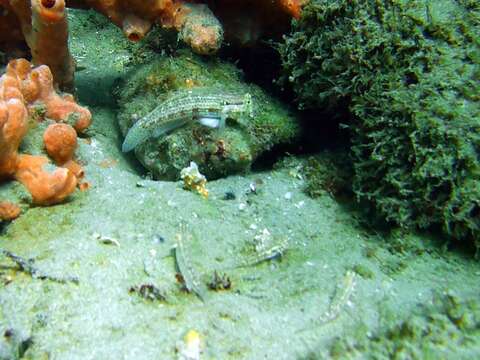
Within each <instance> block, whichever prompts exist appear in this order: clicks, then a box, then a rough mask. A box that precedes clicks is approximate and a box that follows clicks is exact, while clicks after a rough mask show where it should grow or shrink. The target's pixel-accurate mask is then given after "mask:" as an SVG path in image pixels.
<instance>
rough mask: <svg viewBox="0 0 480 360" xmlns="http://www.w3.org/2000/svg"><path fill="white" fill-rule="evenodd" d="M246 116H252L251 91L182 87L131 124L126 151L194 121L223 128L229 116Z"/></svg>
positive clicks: (126, 141) (126, 138) (124, 142)
mask: <svg viewBox="0 0 480 360" xmlns="http://www.w3.org/2000/svg"><path fill="white" fill-rule="evenodd" d="M245 116H250V117H251V116H252V96H251V95H250V94H249V93H246V94H235V93H228V92H221V91H220V90H218V89H214V90H213V89H210V90H209V89H208V88H198V89H192V90H179V91H177V92H176V93H175V94H174V95H173V96H171V97H169V98H168V99H167V100H165V101H163V102H162V103H160V105H158V106H157V107H156V108H155V109H154V110H153V111H152V112H150V113H149V114H147V115H146V116H145V117H143V118H141V119H140V120H138V121H137V122H136V123H135V124H134V125H133V126H132V127H131V128H130V130H129V131H128V133H127V136H126V137H125V140H124V141H123V145H122V151H123V152H128V151H131V150H133V149H134V148H136V147H137V146H138V145H139V144H141V143H143V142H145V141H146V140H147V139H149V138H150V137H159V136H161V135H163V134H166V133H168V132H170V131H173V130H175V129H177V128H179V127H181V126H184V125H186V124H188V123H190V122H192V121H198V122H199V123H200V124H202V125H204V126H207V127H211V128H221V127H223V126H224V125H225V120H226V119H227V118H230V117H233V118H243V117H245Z"/></svg>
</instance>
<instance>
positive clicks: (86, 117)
mask: <svg viewBox="0 0 480 360" xmlns="http://www.w3.org/2000/svg"><path fill="white" fill-rule="evenodd" d="M46 118H48V119H50V120H53V121H56V122H68V123H71V124H72V125H67V124H60V123H59V124H53V125H50V126H49V128H48V129H47V131H46V132H45V134H44V140H45V146H46V148H47V152H48V154H49V155H50V156H51V157H52V158H53V159H54V161H55V162H56V164H57V165H59V166H62V167H57V166H54V165H53V164H50V162H49V160H48V158H47V157H46V156H33V155H27V154H19V152H18V149H19V146H20V143H21V141H22V139H23V137H24V136H25V135H26V134H27V132H28V129H29V126H30V125H29V122H35V121H42V120H45V119H46ZM90 122H91V115H90V112H89V111H88V110H87V109H85V108H83V107H81V106H79V105H78V104H76V103H75V102H74V101H73V98H72V97H71V96H70V95H63V96H61V95H59V94H57V93H56V92H55V91H54V90H53V80H52V73H51V72H50V70H49V68H48V67H47V66H45V65H42V66H39V67H36V68H32V67H31V64H30V63H29V62H28V61H27V60H25V59H18V60H12V61H10V63H9V64H8V66H7V70H6V73H5V74H4V75H2V77H0V179H1V180H6V179H16V180H18V181H20V182H21V183H22V184H23V185H24V186H25V187H26V188H27V189H28V190H29V192H30V194H31V195H32V200H33V203H34V204H38V205H50V204H55V203H58V202H61V201H62V200H64V199H65V198H66V197H67V196H68V195H69V194H71V193H72V192H73V191H74V190H75V186H76V185H77V181H78V178H80V177H81V176H83V171H82V170H81V167H80V166H79V165H78V164H76V163H75V162H73V160H72V157H73V152H74V150H75V147H76V136H77V131H78V132H80V131H83V130H85V129H86V128H87V127H88V126H89V125H90Z"/></svg>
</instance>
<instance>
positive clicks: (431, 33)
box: [280, 0, 480, 242]
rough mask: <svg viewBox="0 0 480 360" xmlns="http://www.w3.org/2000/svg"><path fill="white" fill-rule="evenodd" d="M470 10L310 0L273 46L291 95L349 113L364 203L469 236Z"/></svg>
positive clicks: (475, 183)
mask: <svg viewBox="0 0 480 360" xmlns="http://www.w3.org/2000/svg"><path fill="white" fill-rule="evenodd" d="M479 14H480V8H479V5H478V2H474V1H463V0H459V1H454V0H444V1H436V2H431V1H419V2H412V1H389V0H386V1H373V0H372V1H364V2H360V1H353V2H352V1H345V0H338V1H322V0H315V1H310V2H309V4H308V5H307V6H306V7H305V9H304V12H303V16H302V18H301V19H300V20H299V21H297V22H295V24H294V30H293V32H292V34H291V35H289V36H288V37H286V39H285V42H284V44H283V45H281V46H280V52H281V55H282V59H283V66H284V79H283V80H284V82H285V83H289V84H291V85H292V87H293V90H294V91H295V93H296V94H297V97H298V101H299V105H300V107H303V108H320V109H325V108H329V109H330V110H332V111H341V112H347V114H348V116H350V117H351V118H352V120H351V121H350V122H349V123H348V124H347V127H348V129H349V130H350V134H351V151H350V156H351V162H352V164H353V167H354V171H353V177H352V181H351V184H352V188H353V191H354V192H355V194H356V196H357V197H358V199H359V201H360V202H361V204H362V205H361V206H362V207H364V208H370V209H373V210H374V212H371V213H370V215H372V214H376V216H378V217H379V218H381V219H384V220H386V221H388V222H390V223H392V224H396V225H400V226H403V227H411V226H413V227H420V228H427V227H432V226H434V227H441V228H442V229H443V231H444V232H445V233H447V234H449V235H450V236H452V237H454V238H458V239H465V238H466V239H469V240H470V241H473V242H477V240H478V236H479V232H478V231H479V228H480V224H479V217H478V212H479V206H480V204H479V202H478V199H479V198H480V192H479V189H480V188H479V184H480V180H479V173H480V170H479V169H480V163H479V160H478V153H479V151H480V138H479V135H478V134H479V119H480V99H479V97H478V93H479V91H480V89H479V84H480V81H479V80H480V78H479V74H480V72H479V71H480V70H479V69H480V62H479V57H478V53H479V51H480V44H479V42H478V39H479V38H480V22H479ZM318 185H319V186H321V184H318Z"/></svg>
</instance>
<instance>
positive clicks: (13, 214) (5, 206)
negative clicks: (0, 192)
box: [0, 201, 21, 221]
mask: <svg viewBox="0 0 480 360" xmlns="http://www.w3.org/2000/svg"><path fill="white" fill-rule="evenodd" d="M20 212H21V210H20V207H19V206H18V205H16V204H13V203H11V202H8V201H2V202H0V220H3V221H11V220H14V219H16V218H17V217H19V216H20Z"/></svg>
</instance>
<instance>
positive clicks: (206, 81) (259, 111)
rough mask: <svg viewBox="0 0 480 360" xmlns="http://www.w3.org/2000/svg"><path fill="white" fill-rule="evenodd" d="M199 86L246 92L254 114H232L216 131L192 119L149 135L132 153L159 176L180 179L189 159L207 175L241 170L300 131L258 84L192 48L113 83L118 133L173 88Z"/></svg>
mask: <svg viewBox="0 0 480 360" xmlns="http://www.w3.org/2000/svg"><path fill="white" fill-rule="evenodd" d="M197 88H205V89H212V91H225V92H234V93H238V94H250V95H251V96H252V103H253V116H249V117H245V116H241V117H240V116H238V117H236V116H232V118H227V121H226V126H225V127H223V128H219V129H210V128H208V127H205V126H203V125H201V124H197V123H195V124H188V125H186V126H183V127H181V128H178V129H175V130H174V131H171V132H170V133H168V134H166V135H163V136H160V137H158V138H155V137H151V138H149V139H148V140H147V141H145V142H144V143H142V144H140V145H139V146H137V147H136V148H135V155H136V157H137V158H138V159H139V161H140V162H141V163H142V164H143V165H144V166H145V167H146V168H147V169H148V170H149V171H150V172H151V173H152V175H153V176H154V177H155V178H157V179H166V180H176V179H178V178H179V175H180V170H181V169H183V168H184V167H186V166H188V164H189V163H190V161H195V162H196V163H197V164H198V166H199V168H200V171H201V172H202V173H203V174H205V175H206V176H207V178H209V179H213V178H219V177H224V176H227V175H229V174H234V173H243V172H246V171H248V170H249V169H250V167H251V165H252V163H253V162H254V161H255V160H256V159H257V158H258V157H259V156H260V155H262V154H263V153H265V152H266V151H268V150H270V149H271V148H273V147H274V146H275V145H280V144H287V143H291V142H292V141H294V140H295V139H296V138H297V137H298V135H299V127H298V124H297V121H296V119H295V117H294V115H293V114H292V113H291V111H290V110H289V109H288V108H287V107H286V106H284V105H282V104H281V103H280V102H279V101H278V100H276V99H274V98H273V97H271V96H269V95H268V94H267V93H266V92H265V91H263V90H262V89H261V88H259V87H258V86H256V85H253V84H247V83H245V82H244V81H243V79H242V73H241V72H240V71H239V70H238V69H237V68H236V67H235V66H234V65H232V64H229V63H226V62H223V61H220V60H218V59H205V58H202V57H200V56H197V55H194V54H193V53H191V52H190V51H179V52H178V53H177V54H176V55H175V56H173V57H167V56H164V57H161V58H159V59H158V60H155V61H154V62H152V63H150V64H147V65H144V66H142V67H140V68H138V69H137V70H136V71H135V72H134V73H133V74H131V75H130V76H129V77H128V78H127V79H126V81H125V82H123V83H122V84H120V85H119V86H118V87H117V90H116V95H117V99H118V103H119V107H120V111H119V114H118V122H119V126H120V130H121V132H122V133H123V134H124V135H125V134H127V132H128V130H129V129H130V127H131V126H132V125H133V123H134V121H135V120H138V119H141V118H142V117H144V116H145V115H147V114H148V113H150V112H151V111H152V110H153V109H155V108H156V107H157V106H158V105H159V104H160V103H161V102H162V101H166V100H168V99H169V97H171V96H172V94H174V93H175V92H176V91H179V90H188V89H197ZM134 119H135V120H134Z"/></svg>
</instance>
